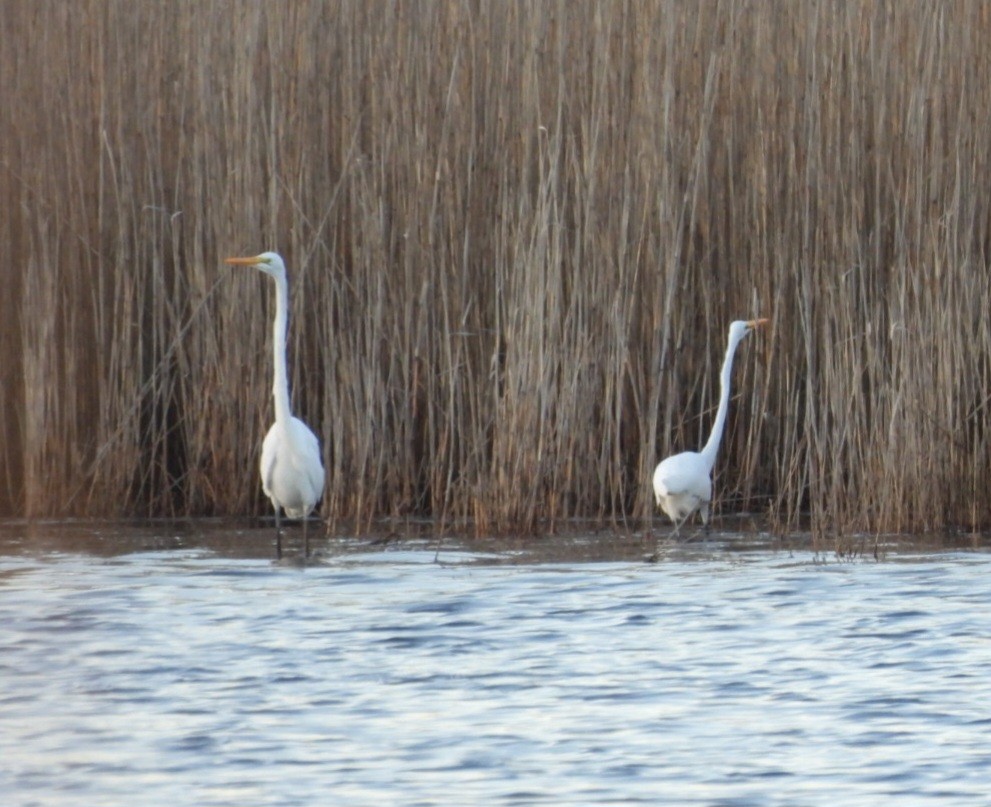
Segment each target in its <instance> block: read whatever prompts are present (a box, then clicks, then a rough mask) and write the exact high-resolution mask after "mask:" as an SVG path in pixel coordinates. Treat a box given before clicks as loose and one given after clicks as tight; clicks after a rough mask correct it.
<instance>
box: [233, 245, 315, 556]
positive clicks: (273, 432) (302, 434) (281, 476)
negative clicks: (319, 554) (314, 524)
mask: <svg viewBox="0 0 991 807" xmlns="http://www.w3.org/2000/svg"><path fill="white" fill-rule="evenodd" d="M226 263H229V264H234V265H238V266H253V267H255V268H256V269H260V270H261V271H263V272H265V274H267V275H269V276H271V278H272V279H273V280H274V281H275V323H274V325H273V328H272V353H273V358H274V359H275V381H274V384H273V386H272V395H273V396H274V398H275V423H274V424H272V428H271V429H269V430H268V434H266V435H265V440H264V442H263V443H262V459H261V476H262V490H264V491H265V495H266V496H268V498H269V499H271V500H272V506H273V507H275V553H276V556H277V557H280V558H281V557H282V534H281V531H280V526H281V525H280V522H279V509H280V508H281V509H283V510H285V511H286V515H287V516H289V518H301V519H303V557H308V556H309V554H310V542H309V536H308V535H307V529H306V517H307V516H308V515H309V514H310V513H311V512H313V508H314V507H316V504H317V502H318V501H319V500H320V496H321V495H322V494H323V485H324V470H323V463H322V462H321V461H320V443H319V441H318V440H317V436H316V435H315V434H314V433H313V432H312V431H311V430H310V428H309V426H307V425H306V424H305V423H303V421H301V420H300V419H299V418H296V417H293V415H292V412H291V411H290V407H289V378H288V376H287V374H286V328H287V325H288V318H289V284H288V281H287V280H286V265H285V264H284V263H283V262H282V258H281V257H279V255H277V254H276V253H274V252H263V253H262V254H261V255H256V256H255V257H253V258H227V260H226Z"/></svg>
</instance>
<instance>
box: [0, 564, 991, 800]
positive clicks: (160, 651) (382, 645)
mask: <svg viewBox="0 0 991 807" xmlns="http://www.w3.org/2000/svg"><path fill="white" fill-rule="evenodd" d="M432 560H433V553H432V552H430V551H427V550H424V551H412V550H402V551H391V552H385V553H381V554H374V555H373V554H368V555H350V556H344V557H341V558H339V559H334V558H329V559H326V560H325V562H324V563H322V564H321V565H314V566H312V567H310V568H306V569H301V568H295V567H289V566H278V565H273V564H271V563H270V562H268V561H267V560H261V559H251V558H248V559H236V558H229V557H221V556H218V555H215V554H213V553H209V552H203V551H199V550H176V551H175V552H154V553H141V554H133V555H123V556H117V557H111V558H105V557H103V558H101V557H94V556H86V555H72V554H60V555H54V554H53V555H50V556H46V557H44V558H42V559H36V558H30V557H25V556H11V557H0V624H2V625H3V626H4V628H3V632H2V634H0V676H2V680H3V682H4V686H3V689H2V692H0V759H3V760H4V761H3V764H2V766H0V792H2V793H4V804H10V805H20V804H23V805H28V804H44V805H46V807H49V806H52V807H57V806H58V805H78V804H83V803H85V804H87V805H94V806H97V807H98V806H99V805H125V804H135V803H140V804H142V805H151V806H152V807H154V805H158V804H162V805H175V804H177V803H182V804H192V803H195V804H199V805H221V804H224V805H229V804H238V805H245V806H250V805H270V804H272V805H274V804H278V805H287V804H300V805H303V804H306V805H309V804H313V805H318V804H328V803H330V804H347V805H362V804H403V805H445V804H451V805H455V804H456V805H464V804H486V805H524V804H525V805H532V804H560V805H566V804H567V805H572V804H620V803H622V804H637V803H644V804H657V803H677V804H700V805H701V804H705V805H716V804H724V805H747V804H754V805H762V806H763V805H827V804H828V805H833V804H837V803H840V804H844V805H876V804H878V803H884V804H906V805H908V804H912V805H918V804H927V803H932V804H935V803H939V804H940V805H944V804H968V805H969V804H976V803H983V802H984V801H986V798H987V797H986V789H987V785H986V771H987V770H988V769H989V765H991V742H989V740H991V736H989V732H991V707H988V706H987V704H988V703H991V676H989V675H988V670H989V669H991V666H989V665H991V624H989V622H991V617H989V616H988V614H989V612H991V611H989V608H988V606H989V604H991V603H989V600H991V595H989V593H988V587H987V586H986V580H987V579H988V576H989V573H991V562H989V558H988V557H987V556H985V555H978V554H974V555H964V554H960V555H943V556H934V557H931V558H917V559H914V560H904V561H902V560H901V559H900V560H899V561H898V562H893V563H881V564H867V563H865V564H837V565H831V564H823V563H822V562H821V558H819V557H815V558H814V557H812V556H808V557H805V558H803V557H802V556H800V555H798V554H797V553H790V554H788V555H787V556H784V555H776V554H774V553H766V554H760V553H754V554H753V555H751V556H748V557H747V558H746V559H743V560H741V559H740V558H725V557H720V556H719V555H718V554H716V555H715V556H714V557H712V558H710V559H707V560H705V561H704V562H703V561H699V560H698V559H688V560H685V561H681V560H674V561H668V562H664V563H660V564H657V565H646V564H644V565H639V564H632V563H584V564H575V565H568V564H566V563H565V564H561V563H559V564H556V565H553V566H548V565H542V566H526V565H498V564H492V565H485V564H480V563H478V562H477V560H478V559H477V558H473V557H470V556H468V555H460V556H457V558H456V559H455V555H454V553H451V554H450V555H449V557H448V559H446V561H445V563H444V564H443V565H440V564H435V563H433V562H432Z"/></svg>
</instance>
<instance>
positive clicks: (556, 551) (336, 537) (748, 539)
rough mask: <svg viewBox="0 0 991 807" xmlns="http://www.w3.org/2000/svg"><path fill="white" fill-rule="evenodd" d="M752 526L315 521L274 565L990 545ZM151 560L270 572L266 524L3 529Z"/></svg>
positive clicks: (48, 546) (17, 525)
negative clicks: (200, 558)
mask: <svg viewBox="0 0 991 807" xmlns="http://www.w3.org/2000/svg"><path fill="white" fill-rule="evenodd" d="M762 526H763V525H761V524H760V522H759V521H757V520H755V519H753V518H750V517H736V518H724V519H721V520H720V523H719V527H718V528H717V529H713V530H712V531H711V532H710V533H709V534H708V535H705V534H703V533H702V532H701V530H695V531H693V530H690V529H689V530H685V531H683V533H682V534H681V535H679V536H677V537H672V535H671V531H670V529H669V528H668V527H667V525H663V526H662V525H658V524H656V523H655V524H654V525H645V524H634V525H616V524H603V523H601V522H591V521H588V522H586V521H577V522H569V523H566V524H558V525H555V527H554V529H553V530H552V531H551V530H548V531H546V532H544V533H542V534H539V535H498V536H482V537H479V536H474V535H471V534H468V533H459V532H457V531H452V530H445V531H443V532H442V533H441V532H440V531H439V530H438V527H437V525H436V524H435V523H434V522H432V521H429V520H424V519H419V520H413V519H402V520H383V521H381V522H378V523H376V524H374V525H372V527H371V528H368V527H366V528H364V529H362V530H360V531H359V530H349V529H348V528H347V527H342V526H338V527H337V528H336V531H335V533H334V534H328V532H327V530H325V529H324V525H323V524H322V523H320V522H319V521H317V520H316V519H313V520H311V522H310V525H309V531H310V545H311V550H312V556H311V557H310V558H308V559H306V560H305V561H304V559H303V558H302V555H301V553H302V527H301V526H300V524H299V523H290V524H289V525H288V527H287V528H286V529H285V530H284V533H283V546H284V556H283V559H282V560H281V561H279V564H280V565H284V566H304V565H321V564H326V563H338V562H340V561H341V559H345V558H348V557H352V556H353V557H354V558H355V559H357V558H358V556H363V557H365V558H369V557H378V558H379V559H381V560H390V559H398V558H399V557H400V556H401V557H402V558H403V559H405V560H412V559H415V560H417V561H418V562H434V561H436V562H438V563H442V564H468V563H470V564H482V565H502V564H558V563H566V564H574V563H611V562H643V561H644V559H645V558H646V557H647V556H649V555H655V556H656V559H657V561H658V562H666V561H686V560H696V561H699V560H705V559H708V558H726V557H727V556H728V555H729V556H743V555H748V554H754V553H767V552H774V553H789V552H800V553H809V552H811V553H813V556H814V557H817V558H820V559H821V560H822V561H823V562H829V561H834V560H864V561H880V560H885V559H894V558H897V557H903V556H905V555H917V554H920V553H923V554H934V553H941V552H948V551H976V552H983V551H987V550H989V549H991V535H988V534H984V533H947V534H938V535H934V534H930V535H888V536H873V535H872V536H867V535H863V536H847V537H844V538H843V539H842V540H839V539H837V540H836V541H828V540H827V541H823V540H822V539H821V538H820V539H814V538H813V536H812V535H811V534H810V533H808V532H795V533H789V534H786V535H782V534H775V533H772V532H771V531H769V530H767V529H763V528H762ZM148 552H186V553H203V554H204V555H210V556H216V557H223V558H231V559H242V560H248V559H253V560H266V559H270V560H273V562H274V525H273V523H272V521H271V520H270V519H213V518H201V519H167V520H111V521H103V520H71V519H70V520H50V521H45V520H21V519H11V520H2V521H0V557H2V556H18V555H25V556H51V555H64V554H70V555H90V556H95V557H115V556H121V555H130V554H135V553H148Z"/></svg>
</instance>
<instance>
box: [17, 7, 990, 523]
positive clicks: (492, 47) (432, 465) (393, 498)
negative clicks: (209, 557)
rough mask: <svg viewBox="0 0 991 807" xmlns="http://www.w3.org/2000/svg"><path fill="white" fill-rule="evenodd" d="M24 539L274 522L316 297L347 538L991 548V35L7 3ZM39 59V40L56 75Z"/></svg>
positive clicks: (324, 409)
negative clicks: (691, 536)
mask: <svg viewBox="0 0 991 807" xmlns="http://www.w3.org/2000/svg"><path fill="white" fill-rule="evenodd" d="M0 30H2V32H3V37H4V41H5V43H6V45H5V47H4V49H3V53H2V54H0V79H2V84H3V86H4V88H5V103H4V104H3V105H0V138H2V142H3V143H4V151H3V157H2V168H0V204H2V205H3V209H4V215H3V217H0V227H2V228H3V240H4V244H5V259H4V262H3V283H4V292H3V295H2V296H0V356H2V357H3V361H2V362H0V382H2V390H0V512H3V513H24V514H80V515H122V514H132V515H133V514H138V515H141V514H149V515H179V514H230V513H246V512H251V511H258V512H262V511H264V510H265V509H266V506H265V503H264V501H263V500H262V496H261V491H260V488H259V485H258V482H257V457H258V451H259V446H260V441H261V437H262V435H263V434H264V433H265V429H266V428H267V424H268V423H269V422H270V419H271V397H270V388H271V367H270V361H269V355H270V354H269V342H268V339H270V335H269V324H270V313H271V312H270V306H271V304H272V303H271V300H270V299H269V295H268V294H267V289H266V287H265V286H264V284H263V279H261V278H259V277H256V276H255V274H257V273H254V274H251V275H250V276H245V275H237V274H235V273H234V272H235V270H232V269H230V268H228V267H225V266H224V265H223V264H222V259H223V257H225V256H226V255H229V254H248V253H253V252H261V251H262V250H266V249H273V250H278V251H279V252H281V253H282V254H283V256H284V257H285V258H286V260H287V263H288V266H289V271H290V293H291V295H292V298H291V318H292V324H291V330H290V333H291V342H290V345H289V352H290V381H291V383H292V386H293V390H294V407H295V410H296V411H298V412H299V413H300V414H301V416H302V417H303V418H304V419H305V420H306V421H307V422H308V423H310V424H311V425H313V427H314V429H315V431H316V432H317V433H318V434H319V435H320V437H321V439H322V442H323V451H324V462H325V465H326V468H327V472H328V486H327V491H326V495H325V498H324V501H323V504H322V513H323V515H324V516H326V517H327V518H328V519H330V521H331V523H333V522H334V521H336V520H343V519H347V520H354V521H356V522H358V523H359V524H360V523H362V522H365V521H368V520H370V519H373V518H375V517H377V516H379V515H389V516H395V515H402V514H417V515H427V516H431V517H434V518H437V519H441V520H444V521H447V522H449V523H453V522H458V523H464V524H471V525H472V526H473V528H474V529H476V530H478V531H480V532H487V531H501V530H509V529H513V530H527V529H534V528H537V527H539V526H546V525H550V524H553V523H554V522H556V521H558V520H562V519H569V518H572V517H583V518H600V519H621V518H641V517H645V516H647V515H648V514H649V513H651V511H652V508H653V503H652V494H651V490H650V483H649V480H650V474H651V471H652V469H653V467H654V465H655V464H656V462H657V461H658V459H660V458H661V457H663V456H666V455H667V454H669V453H672V452H673V451H676V450H682V449H684V448H698V446H700V445H701V443H702V442H703V441H704V438H705V435H706V434H707V433H708V429H709V426H710V424H711V419H712V414H713V410H714V407H715V402H716V398H717V394H718V378H717V375H718V367H719V365H718V363H719V361H720V358H721V356H722V352H723V349H724V345H725V338H726V327H727V325H728V323H729V322H730V321H731V320H733V319H737V318H741V317H743V318H749V317H752V316H768V317H770V318H771V319H772V324H771V326H770V328H769V329H768V333H767V334H765V335H763V336H761V337H759V338H756V339H753V340H752V341H751V342H750V343H749V344H748V345H747V347H746V349H745V350H743V351H741V354H740V357H739V359H738V365H737V368H736V371H735V377H734V399H733V402H732V406H731V410H730V419H729V424H728V425H729V428H728V431H727V434H726V438H725V441H724V443H723V446H722V448H721V452H720V458H719V461H718V463H717V466H716V474H717V478H716V485H715V488H716V497H717V499H716V502H715V505H716V515H717V517H718V514H719V512H720V511H721V510H722V511H726V512H737V511H749V512H757V513H764V514H766V515H767V516H768V517H769V518H770V519H771V520H772V522H773V523H774V524H776V525H778V526H779V527H780V528H783V529H784V528H788V527H789V525H794V524H795V523H797V521H798V520H799V519H800V518H805V517H808V518H810V519H811V522H812V526H813V529H814V530H820V531H821V530H827V529H828V530H836V531H840V532H844V531H851V530H886V531H901V530H915V531H926V530H941V529H945V528H950V527H953V528H961V529H968V530H979V529H983V528H987V527H989V526H991V502H989V498H988V496H987V494H986V492H987V490H988V487H989V481H991V480H989V476H991V474H989V463H991V452H989V445H988V442H989V429H988V426H987V424H988V418H989V412H988V402H989V399H991V361H989V357H991V324H989V319H988V312H989V310H991V289H989V275H988V268H989V267H988V263H989V255H988V252H989V248H991V232H989V227H991V208H989V188H991V164H989V154H991V148H989V146H991V127H989V126H988V119H989V112H991V82H989V81H988V80H987V77H988V75H989V74H991V8H989V7H988V6H987V5H986V4H984V3H980V2H956V3H929V2H917V3H915V2H913V3H903V2H880V3H879V2H850V3H838V4H832V3H823V4H805V3H790V4H780V3H753V2H743V0H712V1H711V2H704V1H703V2H692V3H672V2H651V3H642V2H636V1H635V0H630V1H629V2H623V1H622V0H616V2H584V1H582V0H578V1H576V0H567V2H565V1H564V0H561V1H560V2H540V3H475V2H463V3H461V2H427V3H422V2H379V1H376V0H373V1H372V2H369V1H368V0H336V1H335V2H302V1H301V2H294V3H290V4H268V3H249V2H245V3H233V2H220V1H218V2H203V3H124V2H120V3H118V2H104V1H99V2H98V1H97V0H90V1H89V2H80V3H73V4H65V3H57V2H51V3H44V2H43V3H36V2H33V0H14V1H13V2H9V3H7V4H5V9H4V14H3V17H2V20H0ZM29 32H30V35H29Z"/></svg>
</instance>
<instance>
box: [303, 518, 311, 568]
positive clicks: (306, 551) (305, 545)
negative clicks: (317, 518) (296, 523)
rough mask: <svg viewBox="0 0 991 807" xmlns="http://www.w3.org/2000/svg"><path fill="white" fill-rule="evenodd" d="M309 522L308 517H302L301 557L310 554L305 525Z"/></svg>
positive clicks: (308, 538) (308, 536) (306, 556)
mask: <svg viewBox="0 0 991 807" xmlns="http://www.w3.org/2000/svg"><path fill="white" fill-rule="evenodd" d="M309 523H310V519H309V518H308V517H304V518H303V557H304V558H308V557H309V556H310V533H309V531H308V530H307V527H308V525H309Z"/></svg>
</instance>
